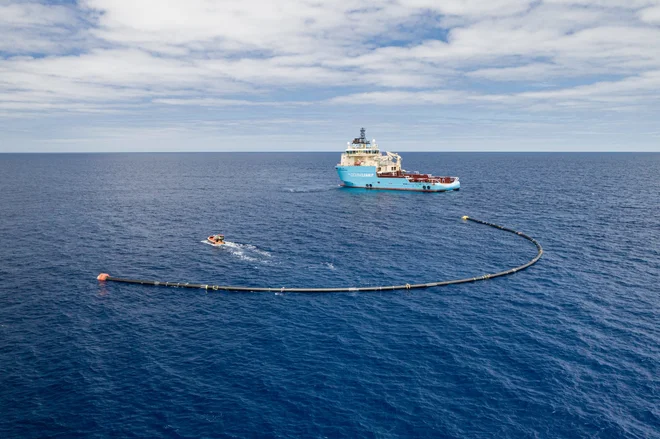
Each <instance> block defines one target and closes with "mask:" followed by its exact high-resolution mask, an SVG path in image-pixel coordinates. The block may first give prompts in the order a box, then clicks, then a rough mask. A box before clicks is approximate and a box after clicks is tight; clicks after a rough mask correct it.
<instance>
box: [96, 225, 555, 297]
mask: <svg viewBox="0 0 660 439" xmlns="http://www.w3.org/2000/svg"><path fill="white" fill-rule="evenodd" d="M462 219H463V220H465V221H472V222H475V223H479V224H484V225H486V226H490V227H494V228H496V229H500V230H504V231H505V232H510V233H514V234H516V235H518V236H520V237H522V238H525V239H526V240H528V241H530V242H531V243H533V244H534V245H535V246H536V250H537V253H536V256H535V257H534V258H533V259H531V260H530V261H529V262H527V263H526V264H523V265H520V266H518V267H514V268H510V269H508V270H505V271H500V272H497V273H491V274H483V275H481V276H475V277H466V278H464V279H455V280H445V281H441V282H429V283H424V284H404V285H390V286H381V287H338V288H286V287H281V288H259V287H241V286H232V285H209V284H191V283H183V282H160V281H154V280H140V279H125V278H122V277H112V276H110V275H109V274H107V273H101V274H99V275H98V277H97V279H98V280H99V281H101V282H106V281H112V282H123V283H129V284H140V285H155V286H163V287H179V288H198V289H203V290H213V291H239V292H253V293H260V292H275V293H353V292H368V291H395V290H413V289H418V288H431V287H442V286H445V285H456V284H464V283H468V282H477V281H481V280H487V279H493V278H495V277H500V276H507V275H509V274H513V273H516V272H518V271H521V270H524V269H525V268H528V267H530V266H532V265H534V264H536V263H537V262H538V260H539V259H541V256H542V255H543V248H542V247H541V244H539V242H538V241H537V240H536V239H534V238H532V237H531V236H529V235H526V234H524V233H522V232H518V231H516V230H513V229H510V228H508V227H504V226H500V225H497V224H493V223H489V222H486V221H481V220H478V219H476V218H470V217H469V216H464V217H462Z"/></svg>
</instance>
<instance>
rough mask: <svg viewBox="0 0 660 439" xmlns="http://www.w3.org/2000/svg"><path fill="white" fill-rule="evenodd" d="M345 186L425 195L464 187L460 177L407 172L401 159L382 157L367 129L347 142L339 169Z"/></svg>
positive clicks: (390, 155) (397, 157) (393, 155)
mask: <svg viewBox="0 0 660 439" xmlns="http://www.w3.org/2000/svg"><path fill="white" fill-rule="evenodd" d="M336 169H337V173H338V174H339V178H340V179H341V181H342V186H345V187H358V188H365V189H389V190H404V191H422V192H444V191H452V190H457V189H459V188H460V187H461V184H460V182H459V180H458V177H437V176H433V175H431V174H420V173H418V172H407V171H405V170H404V169H403V168H402V167H401V156H400V155H399V154H396V153H393V152H386V153H385V154H382V153H381V152H380V149H379V148H378V144H376V140H375V139H374V140H371V141H369V140H367V138H366V135H365V129H364V128H362V129H360V137H356V138H355V139H353V141H352V142H348V145H347V147H346V151H345V152H344V153H343V154H342V155H341V161H340V162H339V164H338V165H337V166H336Z"/></svg>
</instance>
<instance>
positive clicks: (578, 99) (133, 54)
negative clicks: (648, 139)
mask: <svg viewBox="0 0 660 439" xmlns="http://www.w3.org/2000/svg"><path fill="white" fill-rule="evenodd" d="M658 24H660V0H541V1H537V0H492V1H482V0H447V1H442V2H438V1H434V0H376V1H367V0H357V1H355V0H353V1H348V0H338V1H335V2H325V3H324V2H317V1H314V0H289V1H283V2H270V3H268V2H263V1H261V0H244V1H241V2H233V1H215V0H168V1H167V2H162V1H156V0H81V1H79V2H78V3H77V4H72V5H61V4H60V5H48V4H45V3H37V2H22V1H13V0H0V34H2V35H3V38H1V39H0V117H5V118H6V117H8V116H7V115H11V116H12V117H15V115H16V114H20V115H24V116H26V117H33V115H34V113H39V114H42V115H48V114H60V113H61V112H78V113H83V112H84V113H86V114H89V113H92V112H112V113H113V114H121V112H122V111H125V112H126V114H132V113H131V112H133V111H134V110H135V108H136V106H141V108H143V109H146V110H148V111H152V112H159V111H168V112H175V111H177V109H180V110H179V111H183V109H184V108H186V109H187V108H189V107H195V106H198V107H203V108H208V107H213V108H214V109H217V108H223V107H228V108H232V109H239V108H242V107H245V108H250V107H251V108H254V107H256V106H259V107H260V109H261V108H273V109H274V108H278V109H281V108H287V109H288V111H290V116H291V119H293V120H295V119H296V117H295V114H296V111H302V110H301V108H303V107H304V108H305V109H306V110H307V109H308V108H311V105H313V104H316V105H318V104H319V103H331V104H333V105H330V106H329V107H333V108H339V107H340V106H342V105H344V106H345V105H355V104H369V105H371V106H372V108H378V107H391V106H399V105H406V106H409V105H413V106H415V105H424V106H433V107H435V108H441V107H443V106H476V107H478V108H493V109H494V110H493V111H506V110H511V111H514V110H519V109H521V108H527V109H528V110H530V111H535V112H542V111H550V110H551V111H553V112H560V111H563V109H566V108H570V109H572V110H571V111H573V110H575V109H581V108H584V109H591V110H595V111H610V110H611V109H613V108H615V107H614V104H615V103H616V105H617V107H616V108H618V109H619V110H625V109H627V108H633V107H634V108H637V109H640V108H641V109H646V111H647V113H649V114H650V113H652V112H653V111H654V110H655V109H656V108H657V104H658V102H657V99H658V97H659V96H658V93H657V91H656V90H658V86H659V84H658V82H657V75H658V73H657V72H658V71H660V27H659V26H657V25H658ZM540 87H542V88H543V89H542V90H539V88H540ZM603 102H608V103H610V104H612V105H610V106H609V108H602V103H603ZM167 114H168V115H169V114H170V113H167Z"/></svg>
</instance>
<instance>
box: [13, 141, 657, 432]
mask: <svg viewBox="0 0 660 439" xmlns="http://www.w3.org/2000/svg"><path fill="white" fill-rule="evenodd" d="M339 154H340V152H336V153H172V154H169V153H162V154H147V153H145V154H141V153H135V154H2V155H0V413H1V414H2V415H1V416H0V437H2V438H44V437H62V438H65V437H66V438H70V437H91V438H95V437H98V438H101V437H139V438H179V437H182V438H201V437H227V438H246V437H277V438H291V437H306V438H307V437H309V438H338V437H348V438H401V437H422V438H483V437H494V438H495V437H496V438H519V437H523V438H578V437H579V438H582V437H589V438H658V437H660V283H659V280H660V277H659V275H660V154H654V153H649V154H643V153H402V156H403V165H404V168H405V169H407V170H409V171H414V170H418V171H420V172H431V173H433V174H435V175H451V176H459V177H460V179H461V190H460V191H456V192H449V193H417V192H388V191H368V190H362V189H345V188H340V187H339V186H338V184H339V180H338V178H337V175H336V172H335V170H334V166H335V164H336V163H337V161H338V159H339ZM463 215H469V216H471V217H474V218H478V219H482V220H485V221H489V222H493V223H496V224H501V225H503V226H506V227H511V228H513V229H516V230H519V231H522V232H524V233H526V234H528V235H530V236H532V237H534V238H535V239H537V240H538V241H539V242H540V243H541V245H542V246H543V248H544V251H545V253H544V255H543V258H542V259H541V260H540V261H539V262H538V263H537V264H536V265H534V266H532V267H530V268H529V269H527V270H525V271H521V272H519V273H516V274H514V275H512V276H507V277H503V278H497V279H491V280H486V281H482V282H477V283H471V284H462V285H454V286H448V287H440V288H430V289H423V290H413V291H396V292H377V293H335V294H294V293H284V294H279V293H227V292H216V291H204V290H193V289H185V288H165V287H150V286H141V285H129V284H118V283H111V282H108V283H100V282H98V281H97V280H96V276H97V275H98V274H99V273H101V272H106V273H109V274H111V275H112V276H117V277H127V278H143V279H153V280H159V281H175V282H194V283H213V284H222V285H245V286H254V287H277V288H279V287H329V286H370V285H393V284H405V283H421V282H434V281H440V280H447V279H455V278H462V277H469V276H477V275H482V274H486V273H492V272H495V271H501V270H505V269H508V268H510V267H513V266H515V265H520V264H523V263H525V262H527V261H528V260H529V259H531V258H532V257H533V256H534V255H535V254H536V249H535V248H534V246H533V245H532V244H531V243H530V242H528V241H526V240H524V239H521V238H520V237H518V236H516V235H513V234H510V233H506V232H502V231H499V230H496V229H493V228H489V227H487V226H483V225H480V224H475V223H466V222H464V221H461V216H463ZM215 233H223V234H224V235H225V236H226V239H227V241H228V242H229V245H227V246H225V247H218V248H216V247H213V246H210V245H207V244H205V243H203V242H202V241H203V240H204V239H205V237H206V236H208V235H210V234H215Z"/></svg>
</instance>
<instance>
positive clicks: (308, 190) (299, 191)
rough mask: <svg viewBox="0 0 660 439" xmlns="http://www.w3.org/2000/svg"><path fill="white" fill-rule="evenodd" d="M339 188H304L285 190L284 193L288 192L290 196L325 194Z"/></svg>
mask: <svg viewBox="0 0 660 439" xmlns="http://www.w3.org/2000/svg"><path fill="white" fill-rule="evenodd" d="M338 187H340V186H339V185H336V186H323V187H305V188H285V190H284V191H285V192H289V193H292V194H308V193H312V192H327V191H333V190H335V189H337V188H338Z"/></svg>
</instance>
